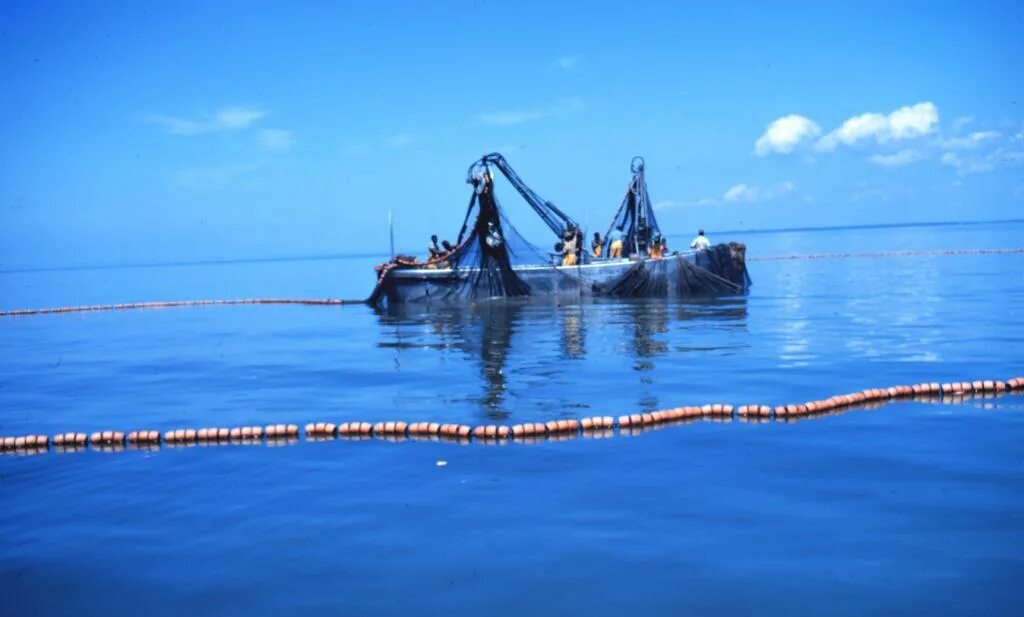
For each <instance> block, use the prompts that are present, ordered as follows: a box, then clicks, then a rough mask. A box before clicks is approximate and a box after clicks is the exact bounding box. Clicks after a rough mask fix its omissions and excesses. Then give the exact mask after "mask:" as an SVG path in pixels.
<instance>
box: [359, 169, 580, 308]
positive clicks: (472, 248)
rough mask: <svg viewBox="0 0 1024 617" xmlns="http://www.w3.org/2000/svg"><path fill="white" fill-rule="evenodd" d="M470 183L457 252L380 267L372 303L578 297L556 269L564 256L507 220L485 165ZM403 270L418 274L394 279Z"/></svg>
mask: <svg viewBox="0 0 1024 617" xmlns="http://www.w3.org/2000/svg"><path fill="white" fill-rule="evenodd" d="M506 175H507V174H506ZM510 180H511V178H510ZM516 180H518V177H516ZM468 182H470V184H472V185H473V194H472V197H471V199H470V203H469V207H468V208H467V211H466V217H465V220H464V221H463V225H462V229H461V230H460V232H459V236H458V240H457V242H456V245H455V247H454V248H453V249H452V250H451V251H450V252H448V253H446V254H444V255H442V256H440V257H437V258H434V259H431V260H428V261H426V262H416V261H415V260H413V259H409V258H396V259H394V260H392V262H389V263H387V264H382V265H381V266H379V267H378V268H379V269H378V274H379V277H378V284H377V289H375V290H374V294H373V295H371V297H370V300H369V301H370V303H371V304H379V303H381V302H383V301H385V300H399V301H418V300H419V301H422V300H438V301H448V300H478V299H485V298H514V297H520V296H529V295H535V294H563V293H579V291H580V283H579V281H578V280H577V279H576V278H574V277H572V276H570V275H568V274H566V273H564V272H562V271H560V270H559V269H558V268H557V266H559V265H561V263H562V255H561V254H560V251H556V252H545V251H542V250H541V249H539V248H537V247H536V246H534V245H533V244H531V243H530V242H529V241H527V240H526V239H525V238H524V237H523V236H522V235H521V234H520V233H519V232H518V231H517V230H516V229H515V227H514V226H513V225H512V223H511V222H510V221H509V220H508V217H506V216H505V214H504V211H503V210H502V207H501V206H500V204H499V203H498V200H497V198H496V196H495V191H494V181H493V174H492V173H491V171H490V169H489V168H488V167H487V166H486V164H485V165H481V166H479V167H474V168H471V171H470V177H469V179H468ZM522 192H523V191H522V190H520V193H522ZM545 203H546V205H547V206H549V207H552V208H553V206H552V205H551V204H550V203H548V202H545ZM531 205H533V204H532V203H531ZM535 209H537V207H536V206H535ZM558 212H559V214H561V212H560V211H558ZM474 215H475V217H474ZM471 219H472V221H471ZM545 220H547V219H545ZM400 270H417V271H419V272H418V274H417V275H414V276H412V277H409V276H402V274H401V273H396V272H397V271H400Z"/></svg>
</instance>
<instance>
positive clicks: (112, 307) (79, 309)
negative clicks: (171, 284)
mask: <svg viewBox="0 0 1024 617" xmlns="http://www.w3.org/2000/svg"><path fill="white" fill-rule="evenodd" d="M365 303H366V300H338V299H335V298H324V299H317V298H243V299H234V300H171V301H169V302H135V303H126V304H93V305H91V306H62V307H59V308H42V309H20V310H13V311H0V317H14V316H18V315H47V314H51V313H86V312H89V311H124V310H129V309H155V308H178V307H183V306H217V305H227V304H305V305H311V306H312V305H323V306H340V305H347V304H365Z"/></svg>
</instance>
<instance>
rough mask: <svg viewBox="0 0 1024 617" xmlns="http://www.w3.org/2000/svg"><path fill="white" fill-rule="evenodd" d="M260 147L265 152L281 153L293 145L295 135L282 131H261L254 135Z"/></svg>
mask: <svg viewBox="0 0 1024 617" xmlns="http://www.w3.org/2000/svg"><path fill="white" fill-rule="evenodd" d="M256 139H257V141H259V143H260V145H261V146H263V147H264V148H266V149H267V150H276V151H279V152H283V151H285V150H288V149H290V148H291V147H292V146H293V145H295V134H294V133H292V132H291V131H286V130H284V129H263V130H262V131H260V132H259V133H257V134H256Z"/></svg>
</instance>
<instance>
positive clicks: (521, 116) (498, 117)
mask: <svg viewBox="0 0 1024 617" xmlns="http://www.w3.org/2000/svg"><path fill="white" fill-rule="evenodd" d="M583 105H584V104H583V99H580V98H577V97H570V98H563V99H558V100H557V101H555V102H553V103H549V104H548V105H544V106H542V107H537V108H534V109H513V110H506V111H496V112H490V113H484V114H480V115H479V117H478V119H479V120H480V122H483V123H484V124H496V125H499V126H507V125H512V124H522V123H523V122H530V121H531V120H540V119H542V118H548V117H550V116H557V115H561V114H565V113H569V112H571V111H575V110H577V109H580V108H582V107H583Z"/></svg>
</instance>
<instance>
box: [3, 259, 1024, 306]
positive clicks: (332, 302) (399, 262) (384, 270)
mask: <svg viewBox="0 0 1024 617" xmlns="http://www.w3.org/2000/svg"><path fill="white" fill-rule="evenodd" d="M464 244H465V242H463V243H462V244H459V245H458V246H456V247H455V248H454V249H453V250H452V252H451V253H449V255H448V256H446V257H437V258H434V259H431V260H428V261H426V262H415V261H408V260H405V259H403V258H401V257H398V258H396V259H395V261H392V262H388V263H386V264H381V265H380V266H378V276H377V284H376V286H375V287H374V290H373V293H372V294H370V298H368V299H366V300H338V299H335V298H324V299H316V298H245V299H234V300H172V301H169V302H135V303H126V304H94V305H91V306H62V307H57V308H41V309H14V310H7V311H3V310H0V317H18V316H24V315H48V314H52V313H86V312H89V311H123V310H129V309H154V308H179V307H186V306H217V305H229V304H232V305H233V304H304V305H309V306H315V305H320V306H341V305H348V304H367V303H373V300H374V298H375V296H377V294H379V293H380V290H381V286H382V285H383V283H384V281H385V279H386V278H387V276H388V275H389V274H390V273H391V270H393V269H395V268H397V267H400V266H419V267H422V266H424V265H431V264H436V263H440V262H441V261H444V260H445V259H447V258H449V257H450V256H451V254H454V253H455V252H456V251H458V250H459V249H460V248H462V246H463V245H464ZM1020 253H1024V248H996V249H936V250H923V251H877V252H870V251H868V252H852V253H811V254H807V255H762V256H760V257H749V258H747V261H788V260H798V259H848V258H862V257H922V256H928V255H1010V254H1020ZM723 280H724V279H723ZM730 284H731V283H730Z"/></svg>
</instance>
